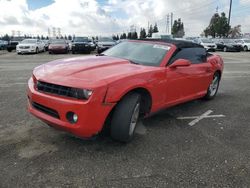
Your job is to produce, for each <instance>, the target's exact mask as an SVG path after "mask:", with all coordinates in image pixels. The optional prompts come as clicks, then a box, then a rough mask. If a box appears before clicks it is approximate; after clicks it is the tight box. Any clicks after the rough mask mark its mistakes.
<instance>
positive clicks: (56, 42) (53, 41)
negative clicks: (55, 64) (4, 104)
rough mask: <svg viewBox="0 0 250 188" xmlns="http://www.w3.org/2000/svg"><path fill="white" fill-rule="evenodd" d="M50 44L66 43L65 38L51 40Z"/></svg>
mask: <svg viewBox="0 0 250 188" xmlns="http://www.w3.org/2000/svg"><path fill="white" fill-rule="evenodd" d="M50 44H66V41H65V40H51V41H50Z"/></svg>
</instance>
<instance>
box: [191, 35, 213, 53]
mask: <svg viewBox="0 0 250 188" xmlns="http://www.w3.org/2000/svg"><path fill="white" fill-rule="evenodd" d="M194 42H195V43H197V44H200V45H202V46H203V47H204V48H205V49H206V50H207V51H213V52H215V50H216V48H217V46H216V44H215V43H214V42H213V41H212V40H211V39H208V38H196V39H194Z"/></svg>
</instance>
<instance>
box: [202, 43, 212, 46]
mask: <svg viewBox="0 0 250 188" xmlns="http://www.w3.org/2000/svg"><path fill="white" fill-rule="evenodd" d="M201 44H202V45H205V46H212V45H214V46H215V43H201Z"/></svg>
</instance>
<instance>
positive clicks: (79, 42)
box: [72, 42, 89, 44]
mask: <svg viewBox="0 0 250 188" xmlns="http://www.w3.org/2000/svg"><path fill="white" fill-rule="evenodd" d="M88 43H89V42H73V43H72V44H88Z"/></svg>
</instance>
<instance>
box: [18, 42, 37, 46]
mask: <svg viewBox="0 0 250 188" xmlns="http://www.w3.org/2000/svg"><path fill="white" fill-rule="evenodd" d="M35 45H36V44H33V43H22V44H20V43H19V44H18V46H35Z"/></svg>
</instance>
